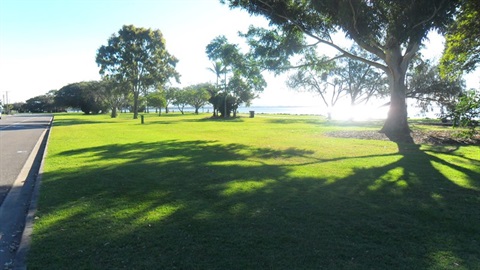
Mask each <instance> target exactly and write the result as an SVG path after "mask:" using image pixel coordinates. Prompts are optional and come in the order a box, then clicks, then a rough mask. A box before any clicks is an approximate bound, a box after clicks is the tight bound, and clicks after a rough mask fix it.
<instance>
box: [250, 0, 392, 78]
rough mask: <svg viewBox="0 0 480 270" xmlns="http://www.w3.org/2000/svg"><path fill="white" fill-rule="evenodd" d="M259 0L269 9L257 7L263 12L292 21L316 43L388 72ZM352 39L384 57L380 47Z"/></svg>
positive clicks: (382, 66)
mask: <svg viewBox="0 0 480 270" xmlns="http://www.w3.org/2000/svg"><path fill="white" fill-rule="evenodd" d="M259 2H260V3H262V4H263V5H265V6H266V7H268V8H269V9H270V10H267V9H265V8H262V7H259V8H260V9H263V10H264V11H265V12H272V13H273V14H275V15H276V16H278V17H280V18H282V19H284V20H285V21H287V22H290V23H292V24H293V25H295V26H296V27H298V29H299V30H300V31H302V32H303V33H304V34H306V35H307V36H309V37H311V38H313V39H315V40H317V41H318V42H317V44H318V43H323V44H325V45H328V46H330V47H332V48H334V49H336V50H337V51H339V52H341V53H342V54H344V55H345V56H347V57H350V58H352V59H355V60H358V61H361V62H364V63H366V64H368V65H371V66H374V67H377V68H379V69H381V70H383V71H385V72H388V67H387V66H385V65H382V64H380V63H378V62H375V61H371V60H368V59H365V58H363V57H359V56H357V55H354V54H352V53H350V52H348V51H346V50H344V49H342V48H341V47H340V46H338V45H337V44H335V43H334V42H333V41H332V39H331V37H330V40H331V41H328V40H326V39H323V38H321V37H319V36H317V35H315V34H313V33H311V32H310V31H308V30H307V29H305V27H303V25H302V24H300V23H299V22H297V21H295V20H293V19H292V18H290V17H288V16H287V15H282V14H279V13H276V12H275V11H274V9H273V7H272V6H271V5H269V4H268V3H265V2H264V1H262V0H259ZM354 40H355V42H357V43H358V45H360V47H362V48H363V49H365V50H367V51H369V52H371V53H373V54H375V55H377V56H378V57H380V58H381V59H385V54H384V53H383V51H382V50H380V49H378V48H374V47H372V46H370V45H368V44H367V43H365V42H363V41H361V40H359V39H356V38H354Z"/></svg>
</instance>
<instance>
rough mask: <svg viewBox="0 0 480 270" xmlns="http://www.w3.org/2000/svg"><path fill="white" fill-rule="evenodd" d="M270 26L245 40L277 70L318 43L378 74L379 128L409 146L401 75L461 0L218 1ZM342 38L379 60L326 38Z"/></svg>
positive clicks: (451, 14) (452, 15) (252, 29)
mask: <svg viewBox="0 0 480 270" xmlns="http://www.w3.org/2000/svg"><path fill="white" fill-rule="evenodd" d="M221 2H223V3H226V2H227V3H229V5H230V7H231V8H242V9H245V10H247V11H248V12H249V13H251V14H254V15H261V16H264V17H266V18H267V19H268V20H269V21H270V26H271V27H272V29H268V30H265V29H258V28H251V29H250V30H249V32H248V33H247V34H246V35H245V36H246V37H247V38H248V39H249V44H250V45H251V46H252V47H253V48H254V51H255V54H256V56H258V57H261V58H264V63H265V64H267V65H268V66H269V67H270V68H271V69H275V70H279V67H282V65H285V64H288V62H287V61H286V60H288V58H289V57H291V56H292V55H295V54H298V53H300V54H301V53H303V52H305V50H308V49H311V48H312V47H316V46H317V45H319V44H323V45H327V46H330V47H332V48H334V49H336V50H337V51H338V52H340V53H341V54H343V55H344V56H347V57H350V58H352V59H356V60H359V61H362V62H364V63H366V64H369V65H371V66H374V67H376V68H378V69H380V70H383V71H384V72H385V73H386V74H387V77H388V80H389V88H390V109H389V113H388V117H387V119H386V120H385V123H384V125H383V128H382V130H381V131H382V132H384V133H385V134H386V135H387V136H389V137H390V138H391V139H392V140H395V141H407V142H413V140H412V138H411V136H410V129H409V126H408V122H407V107H406V85H405V75H406V72H407V68H408V66H409V63H410V61H411V60H412V58H413V57H414V56H415V55H416V53H417V52H418V50H419V49H420V47H421V45H422V43H423V41H424V40H425V38H426V36H427V34H428V33H429V31H431V30H438V31H442V32H444V31H445V30H446V27H445V26H447V25H449V24H451V22H452V21H453V19H454V15H455V13H456V9H457V7H458V6H459V5H460V4H461V0H433V1H432V0H421V1H419V0H417V1H413V0H408V1H391V0H381V1H369V0H359V1H351V0H338V1H332V0H323V1H322V0H317V1H314V0H311V1H308V0H305V1H290V0H251V1H237V0H221ZM339 31H340V32H343V33H345V35H346V37H347V38H348V39H350V40H353V41H354V42H355V43H356V44H358V45H359V46H360V47H361V48H362V49H363V50H365V51H367V52H369V53H371V54H373V55H375V56H376V57H378V59H379V61H372V60H370V59H365V58H363V57H361V56H359V55H356V54H353V53H351V52H349V51H347V50H346V49H344V48H342V47H341V46H340V44H339V43H338V42H335V41H334V39H333V38H332V36H333V35H334V34H335V33H338V32H339Z"/></svg>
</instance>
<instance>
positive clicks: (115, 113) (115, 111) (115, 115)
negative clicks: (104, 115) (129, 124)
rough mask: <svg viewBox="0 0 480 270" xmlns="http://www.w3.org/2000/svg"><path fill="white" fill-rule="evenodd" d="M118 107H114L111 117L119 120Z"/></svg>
mask: <svg viewBox="0 0 480 270" xmlns="http://www.w3.org/2000/svg"><path fill="white" fill-rule="evenodd" d="M117 115H118V114H117V106H113V107H112V114H111V115H110V116H111V117H112V118H117Z"/></svg>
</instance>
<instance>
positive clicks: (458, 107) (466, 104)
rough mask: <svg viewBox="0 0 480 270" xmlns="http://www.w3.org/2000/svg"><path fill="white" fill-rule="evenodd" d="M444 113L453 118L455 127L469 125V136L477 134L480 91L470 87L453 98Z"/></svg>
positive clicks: (446, 116)
mask: <svg viewBox="0 0 480 270" xmlns="http://www.w3.org/2000/svg"><path fill="white" fill-rule="evenodd" d="M446 105H447V109H446V111H445V113H444V115H442V116H443V117H445V118H451V119H452V120H453V126H454V127H459V126H460V127H468V128H469V132H467V136H468V137H473V136H474V135H475V132H476V131H475V128H476V127H477V126H479V125H480V121H479V119H480V91H477V90H475V89H470V90H469V91H466V92H464V93H461V94H460V95H458V97H457V98H456V99H453V100H451V101H450V102H449V103H448V104H446Z"/></svg>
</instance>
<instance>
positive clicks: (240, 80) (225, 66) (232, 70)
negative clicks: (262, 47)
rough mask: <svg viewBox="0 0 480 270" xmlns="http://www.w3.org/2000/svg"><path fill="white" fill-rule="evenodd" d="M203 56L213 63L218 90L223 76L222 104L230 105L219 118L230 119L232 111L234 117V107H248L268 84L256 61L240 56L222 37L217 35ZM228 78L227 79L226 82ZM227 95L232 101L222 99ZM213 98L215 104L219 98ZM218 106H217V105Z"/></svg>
mask: <svg viewBox="0 0 480 270" xmlns="http://www.w3.org/2000/svg"><path fill="white" fill-rule="evenodd" d="M206 53H207V55H208V58H209V59H210V60H213V61H215V62H214V63H215V64H214V69H212V71H214V72H215V74H216V76H217V87H220V86H219V83H218V79H222V78H221V77H222V76H223V82H222V83H223V91H224V92H225V93H224V94H223V97H224V100H226V101H225V102H227V103H230V105H229V106H227V107H225V102H224V103H223V105H222V106H223V109H224V110H225V108H227V109H228V110H227V111H226V114H225V111H223V112H221V113H222V115H224V116H226V115H228V116H230V114H231V112H232V111H233V113H234V114H236V110H237V108H238V107H239V106H240V105H241V104H242V103H245V104H246V105H247V106H249V105H250V103H251V101H252V100H253V99H255V98H256V93H257V92H261V91H263V89H264V88H265V87H266V86H267V83H266V81H265V79H264V78H263V75H262V70H261V64H260V63H259V62H258V61H256V59H255V58H254V57H252V55H250V54H242V53H241V52H240V49H239V46H238V45H237V44H231V43H229V42H228V40H227V38H226V37H224V36H219V37H216V38H215V39H213V40H212V41H211V42H210V43H209V44H208V45H207V47H206ZM227 76H229V80H228V82H227ZM226 96H231V97H232V98H227V99H225V97H226ZM213 99H216V100H217V101H218V100H219V98H215V97H213V96H212V101H213ZM217 101H214V103H212V104H214V108H215V107H216V106H217V103H218V102H217ZM218 106H220V105H218Z"/></svg>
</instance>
